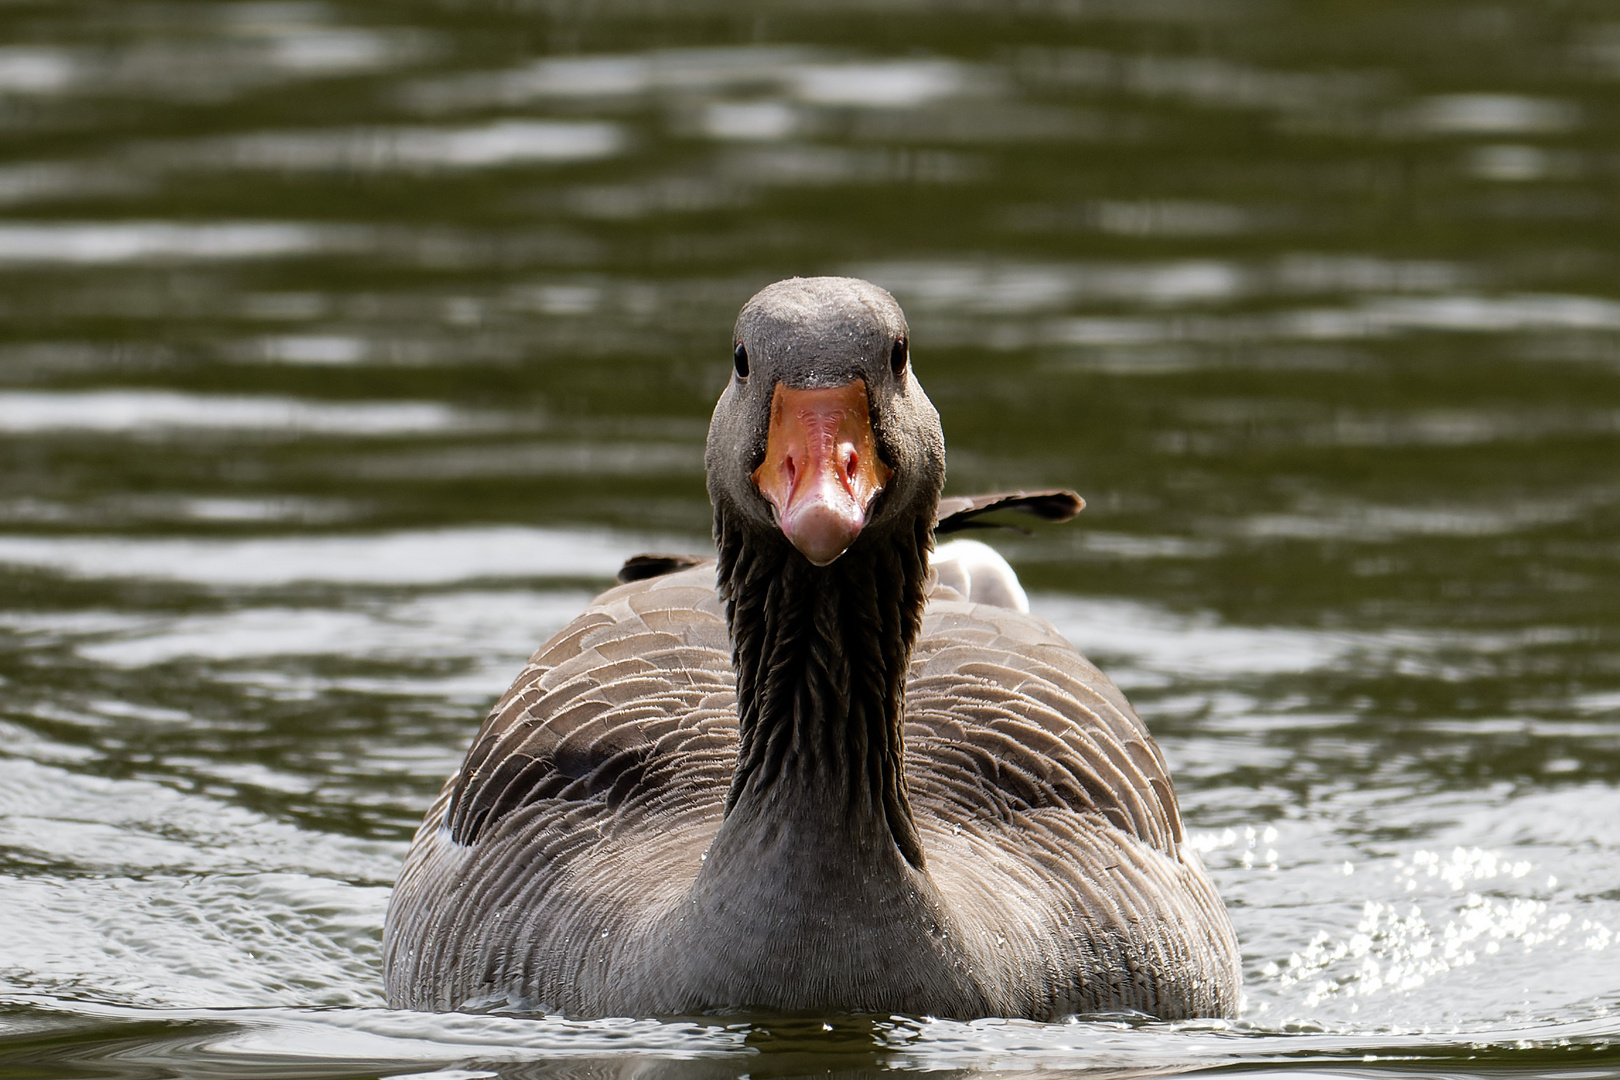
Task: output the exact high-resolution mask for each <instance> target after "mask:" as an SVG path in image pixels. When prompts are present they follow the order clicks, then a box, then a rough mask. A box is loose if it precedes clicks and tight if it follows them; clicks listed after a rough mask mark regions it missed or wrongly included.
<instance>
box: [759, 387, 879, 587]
mask: <svg viewBox="0 0 1620 1080" xmlns="http://www.w3.org/2000/svg"><path fill="white" fill-rule="evenodd" d="M892 475H893V470H891V469H890V468H889V467H888V466H887V465H885V464H883V462H882V461H880V460H879V459H878V455H877V440H876V439H875V437H874V436H873V435H872V418H871V415H870V413H869V412H868V411H867V405H866V383H864V382H862V381H860V380H858V379H857V380H856V381H854V382H851V383H847V384H845V385H844V386H837V387H831V388H829V389H823V390H792V389H789V388H788V387H786V386H783V385H782V384H781V383H777V384H776V393H775V394H774V395H773V396H772V398H771V427H770V433H769V435H768V436H767V438H766V442H765V462H764V464H762V465H760V467H759V468H757V469H755V470H754V475H753V481H754V486H755V487H756V488H758V489H759V493H760V494H761V495H763V496H765V498H766V499H767V500H768V501H769V502H770V504H771V505H772V506H773V507H775V508H776V524H777V525H778V526H779V527H780V528H781V530H782V534H783V535H784V536H786V537H787V538H788V541H789V542H790V543H791V544H792V545H793V546H794V547H796V548H798V549H799V551H800V552H802V553H803V555H804V557H805V558H807V559H809V560H810V561H811V562H812V563H814V564H815V565H817V566H826V565H827V564H828V563H830V562H832V561H833V560H834V559H836V558H838V556H840V555H842V554H843V553H844V552H845V551H847V550H849V545H851V544H853V543H854V542H855V538H856V537H857V536H859V535H860V534H861V529H863V528H865V526H866V511H867V508H868V507H870V506H871V505H872V500H873V499H875V498H877V496H878V492H880V491H882V490H883V485H884V484H886V483H888V482H889V477H890V476H892Z"/></svg>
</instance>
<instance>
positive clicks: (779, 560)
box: [716, 522, 932, 869]
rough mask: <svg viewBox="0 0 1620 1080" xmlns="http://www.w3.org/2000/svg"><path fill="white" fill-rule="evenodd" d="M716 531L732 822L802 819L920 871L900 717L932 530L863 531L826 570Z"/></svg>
mask: <svg viewBox="0 0 1620 1080" xmlns="http://www.w3.org/2000/svg"><path fill="white" fill-rule="evenodd" d="M716 534H717V539H718V540H719V541H720V553H721V559H720V567H719V574H720V587H721V593H722V596H723V598H724V599H725V601H726V615H727V621H728V623H729V624H730V628H731V638H732V649H733V659H734V663H735V666H736V669H737V713H738V728H739V736H740V743H739V748H738V756H737V765H736V771H735V773H734V775H733V778H732V784H731V789H730V792H729V794H728V796H727V800H726V814H727V823H728V825H733V826H735V827H743V823H745V822H747V823H752V824H755V825H759V824H763V825H766V826H767V827H773V828H774V827H777V826H782V825H790V824H794V823H800V824H803V825H805V826H806V827H807V828H806V829H805V830H804V832H806V834H807V835H814V836H825V837H828V838H829V839H833V838H837V842H839V843H841V844H850V843H853V844H856V845H859V846H863V847H864V846H867V845H868V844H871V843H873V842H876V843H879V844H881V845H884V846H887V845H888V844H892V845H893V846H894V847H895V848H898V850H899V853H900V854H901V855H902V856H903V857H904V858H905V860H906V861H907V862H909V863H910V864H911V865H912V866H914V867H916V868H918V869H921V867H922V865H923V857H922V849H921V846H920V842H919V840H918V837H917V831H916V825H915V823H914V821H913V819H912V815H911V807H910V803H909V801H908V800H907V797H906V786H905V775H904V771H903V759H904V746H903V741H902V738H903V736H902V729H901V717H902V710H903V707H904V695H905V678H906V670H907V667H908V665H909V663H910V657H911V647H912V644H913V642H914V641H915V640H916V637H917V632H918V628H919V626H920V624H921V618H922V607H923V602H924V588H925V577H926V574H927V562H926V560H927V552H928V548H929V546H930V545H931V543H932V530H931V529H929V528H926V527H918V528H916V529H915V530H912V531H909V532H907V533H905V534H904V535H896V536H892V537H889V538H886V539H887V540H888V542H886V543H885V542H881V541H882V540H884V539H885V538H882V537H877V536H872V537H863V538H862V540H863V542H862V543H859V544H857V545H856V546H855V547H853V548H851V550H849V551H848V552H846V553H845V554H844V555H843V556H841V557H840V558H838V559H837V560H836V561H834V562H833V563H831V564H830V565H828V566H825V567H816V566H812V565H811V564H810V563H809V562H808V561H807V560H806V559H805V558H804V557H803V556H801V555H799V554H798V553H797V552H795V551H794V550H793V549H792V548H791V547H789V546H788V545H787V544H786V543H785V542H782V543H778V542H774V541H775V540H776V539H777V538H775V537H767V538H763V539H764V540H765V541H766V542H763V543H761V542H758V541H757V540H756V542H755V543H747V542H742V541H741V540H740V538H739V537H737V536H736V534H735V533H732V535H731V536H729V537H728V535H727V530H725V529H724V527H723V524H722V523H719V522H717V528H716ZM728 539H729V540H730V541H731V542H730V543H728ZM784 819H786V820H784Z"/></svg>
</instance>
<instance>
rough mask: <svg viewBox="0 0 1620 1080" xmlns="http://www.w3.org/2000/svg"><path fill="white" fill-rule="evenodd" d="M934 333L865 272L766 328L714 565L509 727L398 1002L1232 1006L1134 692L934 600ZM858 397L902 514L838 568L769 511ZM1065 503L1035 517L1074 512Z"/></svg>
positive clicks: (1047, 634)
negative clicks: (798, 430) (915, 362)
mask: <svg viewBox="0 0 1620 1080" xmlns="http://www.w3.org/2000/svg"><path fill="white" fill-rule="evenodd" d="M906 339H907V331H906V326H905V321H904V316H903V315H901V313H900V309H899V307H898V306H897V305H896V304H895V303H894V300H893V298H892V297H890V296H889V295H888V294H887V293H885V292H883V291H882V290H881V289H878V288H876V287H875V286H872V285H870V284H867V283H865V282H860V281H854V280H852V279H844V278H812V279H793V280H791V281H787V282H781V283H778V284H777V285H774V286H772V287H770V288H769V289H766V290H764V291H763V292H762V293H760V294H759V296H756V297H755V298H754V299H753V300H752V301H750V302H749V304H748V305H747V306H746V307H745V308H744V310H743V314H742V316H741V317H740V318H739V320H738V326H737V341H738V343H739V345H738V352H739V356H738V358H737V371H738V374H737V375H736V377H734V378H733V380H732V382H731V384H730V385H729V386H728V388H727V390H726V393H725V395H723V396H722V398H721V401H720V404H719V405H718V406H717V407H716V410H715V418H714V422H713V424H712V426H711V429H710V437H709V453H708V462H709V487H710V494H711V497H712V499H713V501H714V504H715V539H716V546H717V548H718V551H719V560H718V564H714V563H704V564H699V565H696V566H688V567H684V568H683V567H681V566H679V565H677V564H675V563H656V564H651V563H650V564H647V565H646V566H644V567H643V568H642V569H643V570H646V571H647V574H651V575H652V576H647V575H646V574H643V575H642V576H641V577H640V579H639V580H633V581H630V582H629V583H627V584H623V585H620V586H618V587H616V588H614V589H611V590H609V591H608V592H606V593H604V594H602V595H601V596H600V597H598V598H597V599H596V600H595V601H594V602H593V603H592V604H591V605H590V606H589V607H588V608H587V609H586V611H585V612H584V613H583V614H581V615H580V616H579V618H577V619H576V620H575V621H574V622H573V623H572V624H570V625H569V626H568V627H566V628H565V629H564V630H562V631H561V632H560V633H559V634H558V635H557V636H556V637H554V638H553V639H552V640H551V641H550V642H548V643H547V644H546V645H545V646H543V647H542V648H541V650H540V651H539V652H538V653H537V654H536V655H535V657H534V658H533V659H532V660H531V661H530V663H529V665H528V666H527V667H526V668H525V669H524V671H523V672H522V673H521V674H520V675H519V676H518V678H517V680H516V681H515V682H514V683H513V685H512V688H511V689H510V690H509V691H507V693H506V695H505V696H504V697H503V698H502V699H501V700H500V701H499V702H498V703H497V704H496V706H495V708H494V709H493V710H492V711H491V713H490V715H489V718H488V719H487V720H486V721H485V722H484V725H483V728H482V729H481V730H480V732H479V734H478V737H477V739H476V740H475V741H474V744H473V747H472V749H471V750H470V751H469V752H468V755H467V759H466V761H465V762H464V763H463V765H462V767H461V769H460V770H459V771H458V772H457V773H456V775H455V776H453V777H451V779H450V781H449V783H448V784H447V785H446V786H445V789H444V791H443V793H442V794H441V795H440V797H439V799H438V801H437V802H436V803H435V804H434V806H433V807H432V809H431V810H430V811H429V812H428V815H427V818H426V820H425V821H424V822H423V825H422V828H421V830H420V831H419V832H418V834H417V837H416V840H415V842H414V843H413V844H412V846H411V851H410V854H409V855H408V856H407V859H406V865H405V868H404V870H403V872H402V873H401V875H400V879H399V883H398V885H397V887H396V889H395V893H394V896H393V899H392V901H391V903H390V905H389V911H388V920H387V926H386V929H385V933H384V966H385V976H386V980H387V985H388V996H389V1000H390V1002H391V1003H392V1004H393V1005H395V1006H399V1007H407V1008H422V1009H456V1008H463V1007H469V1006H475V1005H477V1004H479V1003H481V1002H486V1001H489V1000H507V1001H515V1002H520V1003H522V1004H523V1005H525V1006H527V1007H529V1008H534V1009H545V1010H555V1011H560V1012H563V1013H566V1014H569V1015H573V1016H603V1015H619V1016H645V1015H674V1014H689V1013H693V1012H698V1011H703V1010H709V1009H717V1008H732V1007H751V1008H766V1009H821V1010H857V1011H879V1012H905V1013H915V1014H930V1015H935V1016H947V1017H957V1018H972V1017H977V1016H1022V1017H1032V1018H1035V1019H1048V1018H1052V1017H1056V1016H1061V1015H1065V1014H1069V1013H1076V1012H1079V1013H1086V1012H1099V1011H1118V1010H1126V1009H1129V1010H1137V1011H1140V1012H1144V1013H1149V1014H1152V1015H1156V1016H1161V1017H1166V1018H1173V1017H1187V1016H1209V1015H1226V1014H1230V1013H1231V1012H1233V1011H1234V1010H1235V1009H1236V1007H1237V1003H1238V995H1239V975H1238V956H1237V947H1236V942H1235V940H1234V938H1233V935H1232V930H1231V925H1230V923H1229V921H1228V919H1227V915H1226V912H1225V909H1224V908H1223V907H1222V905H1221V902H1220V899H1219V897H1218V896H1217V895H1216V893H1215V890H1214V888H1213V886H1212V885H1211V883H1210V881H1209V879H1208V877H1207V876H1206V874H1205V873H1204V870H1203V868H1202V866H1201V865H1200V864H1199V861H1198V858H1197V855H1196V854H1195V853H1194V852H1193V851H1192V850H1191V849H1190V848H1189V847H1188V846H1187V845H1186V844H1185V842H1184V838H1183V835H1182V827H1181V819H1180V815H1179V812H1178V811H1177V808H1176V802H1175V795H1174V792H1173V790H1172V787H1171V784H1170V780H1169V777H1168V775H1167V774H1166V771H1165V767H1164V761H1163V758H1162V756H1161V755H1160V753H1159V751H1158V748H1157V747H1156V746H1155V745H1154V743H1153V740H1152V738H1151V737H1150V736H1149V735H1148V733H1147V731H1146V729H1145V728H1144V727H1143V725H1142V723H1141V721H1140V720H1139V719H1138V718H1137V716H1136V714H1135V713H1134V712H1133V711H1132V709H1131V707H1130V705H1129V704H1128V703H1127V702H1126V701H1125V698H1124V697H1123V695H1121V694H1120V692H1119V691H1118V690H1117V689H1116V688H1115V687H1114V685H1113V684H1112V683H1110V682H1109V681H1108V679H1107V677H1106V676H1104V675H1103V674H1102V673H1101V672H1099V671H1098V670H1097V669H1096V668H1095V667H1093V666H1092V665H1091V664H1090V663H1089V662H1088V661H1087V660H1086V659H1085V658H1084V657H1083V656H1081V655H1080V654H1079V653H1078V652H1077V651H1076V650H1075V649H1074V648H1073V646H1071V645H1069V643H1068V642H1066V641H1065V640H1064V639H1063V638H1062V637H1061V636H1060V635H1058V633H1057V632H1056V631H1055V630H1053V629H1052V628H1051V627H1050V626H1049V625H1048V624H1046V623H1044V622H1042V621H1041V620H1039V619H1036V618H1033V617H1031V616H1029V615H1027V614H1023V613H1021V612H1017V611H1012V610H1009V609H1006V608H1001V607H995V606H991V605H987V604H976V603H973V602H971V601H970V600H969V599H967V598H965V597H963V596H961V595H960V594H958V593H956V592H954V591H952V590H950V589H948V588H944V587H941V586H938V585H936V584H933V581H934V578H933V577H932V576H931V575H930V574H929V568H928V558H929V551H930V549H931V547H932V543H933V534H934V526H935V520H936V514H937V513H938V512H939V501H940V500H939V492H940V487H941V485H942V483H943V478H944V460H943V444H942V441H941V439H940V436H939V425H938V419H937V417H936V416H935V414H934V411H933V408H932V406H931V405H929V404H928V401H927V398H926V397H925V396H924V395H923V393H922V390H921V388H920V387H919V386H918V385H917V383H916V380H915V379H914V378H913V377H912V375H911V371H910V365H909V358H908V357H907V356H906V355H905V348H906V344H905V343H906ZM856 384H858V386H859V388H860V391H861V397H860V402H861V408H862V409H863V410H864V409H865V407H866V406H865V402H866V401H867V400H868V399H869V400H870V410H871V411H870V434H871V437H872V438H873V439H874V440H875V441H874V442H873V444H872V445H873V446H875V448H876V452H877V455H878V456H879V457H881V459H882V461H883V463H885V468H884V469H880V470H879V471H878V473H877V475H878V476H879V477H880V478H881V480H882V484H881V491H880V492H879V493H877V494H875V495H867V496H863V498H868V499H869V500H870V501H869V505H866V506H864V507H862V508H861V510H860V513H859V514H858V515H857V518H858V521H857V523H856V524H854V525H849V526H847V528H846V526H843V525H839V526H837V527H838V528H846V532H847V531H850V530H853V537H852V539H849V542H848V544H847V546H846V547H845V548H844V549H842V552H841V554H837V555H835V556H834V557H833V558H832V560H831V561H827V562H825V565H817V562H819V561H822V557H823V551H822V546H824V541H823V539H822V538H821V536H820V534H816V535H815V536H814V537H812V539H811V540H808V541H806V540H804V539H803V536H802V535H801V533H802V532H803V530H800V533H794V530H795V529H796V528H798V526H796V525H795V524H794V521H793V520H792V515H793V514H796V513H798V507H797V505H796V504H794V505H792V508H791V509H789V510H784V509H783V508H782V506H780V505H777V503H778V502H780V501H781V500H780V499H776V500H775V501H767V498H766V497H763V496H762V494H761V492H762V491H766V490H767V482H766V481H765V480H762V479H761V478H760V477H761V475H762V474H763V473H765V472H766V471H767V466H768V465H769V464H770V463H771V462H772V461H774V460H775V458H774V457H772V456H771V455H774V454H776V453H777V451H776V450H775V449H769V450H768V448H767V444H769V445H770V447H773V448H774V447H775V446H776V445H777V444H776V438H777V434H778V429H777V426H776V425H777V424H778V420H779V419H780V414H781V412H782V410H781V408H780V402H781V401H782V400H784V399H783V398H782V397H781V393H780V390H781V388H787V390H788V391H789V392H791V391H794V390H796V389H798V388H804V389H807V390H810V391H812V392H815V393H819V392H820V390H821V388H826V387H835V388H837V387H848V386H851V385H856ZM834 392H836V393H843V392H844V391H843V390H835V391H834ZM773 394H774V395H775V396H774V397H773ZM773 402H776V404H775V405H773ZM840 430H842V429H840ZM767 435H769V436H770V437H769V438H767ZM838 445H840V446H843V445H844V444H838ZM846 451H847V447H846ZM796 460H797V459H796ZM839 460H840V461H845V462H846V464H847V465H848V468H847V470H846V471H847V473H848V475H849V476H854V474H855V468H856V466H855V463H854V461H853V460H852V459H850V455H849V454H848V453H847V452H846V456H845V458H841V459H839ZM762 463H764V464H762ZM886 470H892V476H884V475H883V472H884V471H886ZM788 475H789V476H790V477H793V476H795V475H796V474H795V472H794V470H793V469H792V468H789V469H788ZM839 475H840V476H843V475H844V474H842V473H840V474H839ZM793 490H794V494H792V495H790V496H785V498H788V499H789V500H790V503H791V500H794V499H798V498H799V495H798V494H797V492H798V490H799V489H797V488H795V489H793ZM1057 494H1059V493H1037V494H1034V495H1029V494H1024V493H1020V494H1019V495H1017V496H1016V497H1015V499H1016V500H1021V502H1022V504H1025V505H1027V504H1029V503H1030V502H1031V501H1032V500H1033V501H1034V502H1035V503H1036V506H1037V508H1036V510H1035V512H1037V513H1042V514H1043V516H1048V517H1061V516H1063V513H1062V509H1061V507H1062V500H1061V499H1056V495H1057ZM1054 500H1055V501H1054ZM857 501H859V500H857ZM987 505H989V504H987V503H984V502H978V501H973V500H965V501H963V505H962V506H961V507H959V508H957V509H958V510H968V511H970V512H985V510H984V508H985V506H987ZM1014 505H1019V503H1015V504H1014ZM1041 507H1045V508H1046V510H1045V512H1043V511H1042V509H1040V508H1041ZM1075 509H1078V505H1077V503H1076V505H1073V507H1072V508H1071V509H1070V510H1069V511H1068V513H1069V515H1071V516H1072V513H1073V511H1074V510H1075ZM840 520H841V519H840ZM780 522H787V524H781V523H780ZM790 534H792V535H790ZM840 543H842V541H840ZM818 545H822V546H818ZM805 548H809V549H810V551H811V554H812V555H813V556H814V558H815V561H812V558H811V557H807V555H806V554H805V553H802V552H803V551H804V550H805Z"/></svg>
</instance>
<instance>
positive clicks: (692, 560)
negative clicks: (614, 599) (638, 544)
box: [619, 555, 704, 585]
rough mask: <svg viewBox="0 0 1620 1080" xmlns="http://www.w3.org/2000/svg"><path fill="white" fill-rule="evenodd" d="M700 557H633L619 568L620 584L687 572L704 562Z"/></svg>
mask: <svg viewBox="0 0 1620 1080" xmlns="http://www.w3.org/2000/svg"><path fill="white" fill-rule="evenodd" d="M703 561H704V560H703V557H702V556H699V555H632V556H630V557H629V558H628V559H626V560H624V565H623V566H621V567H619V584H621V585H628V584H629V583H630V582H632V581H645V580H646V579H647V578H655V577H663V576H664V575H665V574H673V573H675V572H676V571H677V570H686V569H689V568H691V567H694V566H696V565H698V564H699V563H701V562H703Z"/></svg>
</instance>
